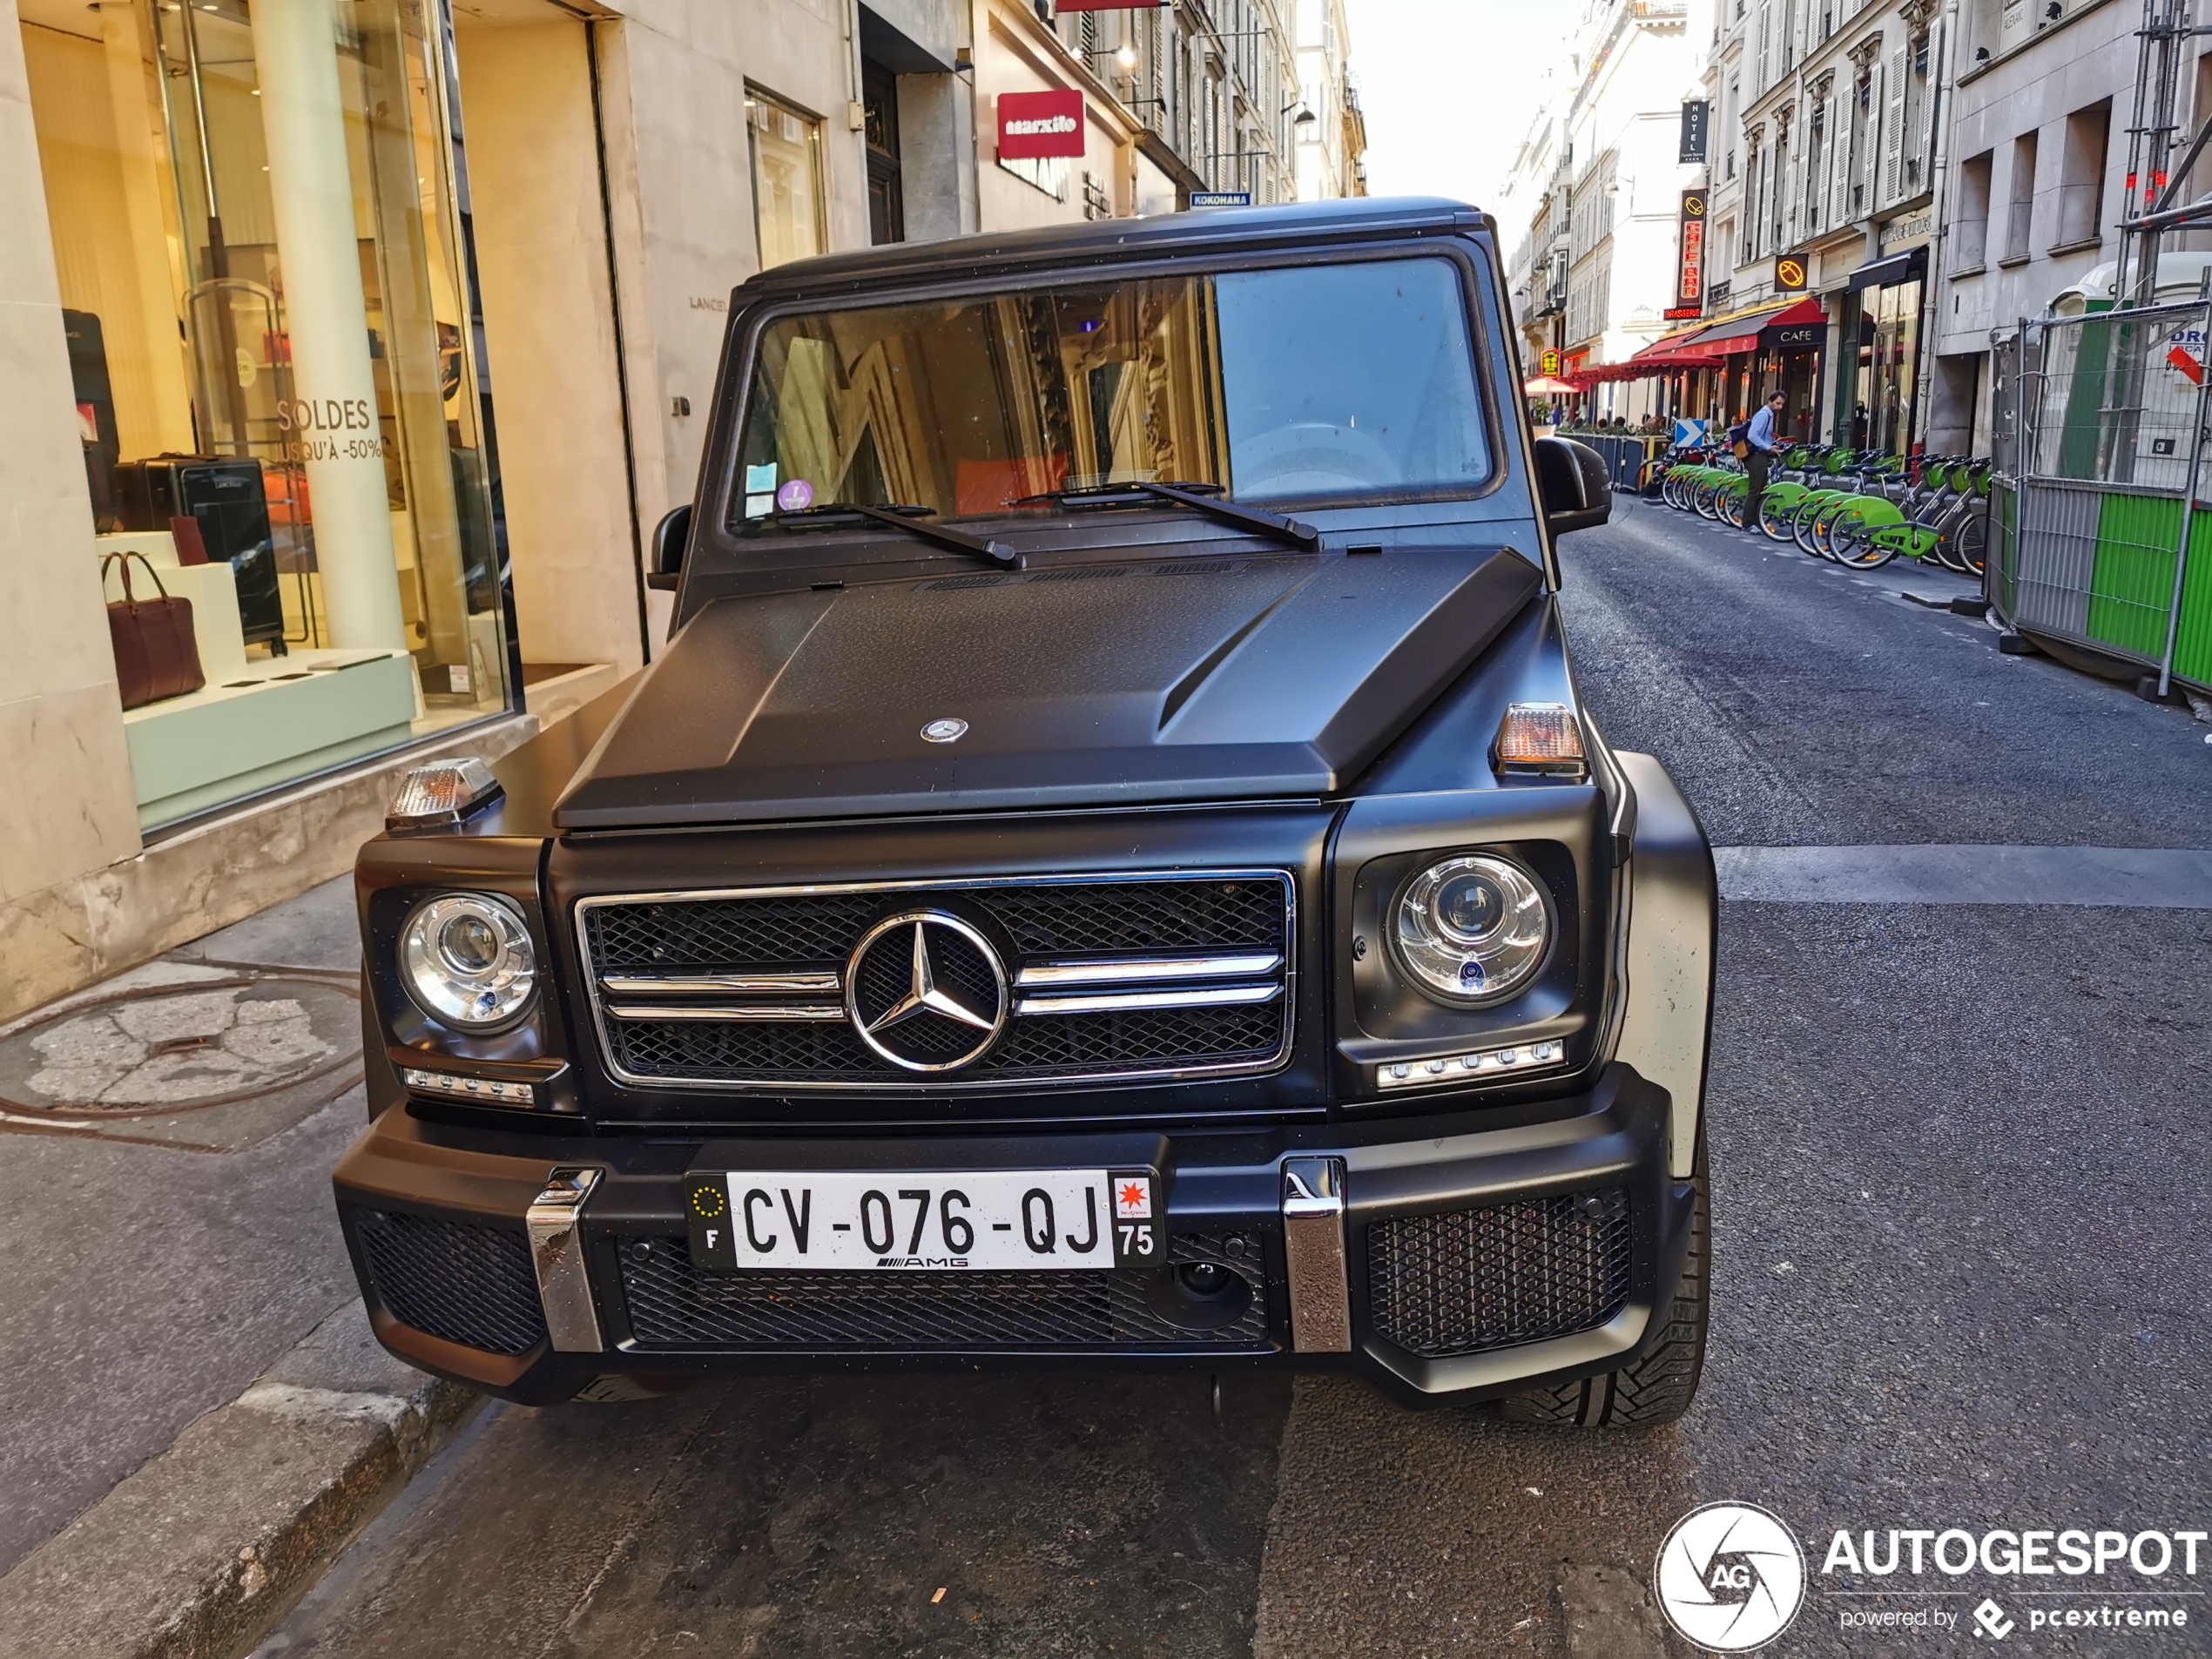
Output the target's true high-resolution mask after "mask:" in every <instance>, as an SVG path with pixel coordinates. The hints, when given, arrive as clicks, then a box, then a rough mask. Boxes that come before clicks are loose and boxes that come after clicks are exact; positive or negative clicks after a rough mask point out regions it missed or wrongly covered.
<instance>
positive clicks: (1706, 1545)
mask: <svg viewBox="0 0 2212 1659" xmlns="http://www.w3.org/2000/svg"><path fill="white" fill-rule="evenodd" d="M1652 1588H1653V1589H1654V1590H1655V1591H1656V1592H1657V1594H1658V1598H1659V1609H1660V1611H1661V1612H1662V1613H1663V1614H1665V1615H1666V1618H1667V1622H1668V1623H1669V1624H1670V1625H1672V1626H1674V1628H1675V1630H1676V1633H1677V1634H1678V1635H1681V1636H1682V1637H1683V1640H1685V1641H1687V1642H1694V1643H1696V1645H1697V1646H1698V1647H1701V1648H1704V1649H1708V1650H1710V1651H1711V1652H1714V1653H1749V1652H1750V1651H1751V1650H1752V1649H1755V1648H1763V1647H1764V1646H1766V1644H1767V1643H1768V1642H1771V1641H1773V1640H1774V1639H1775V1638H1776V1637H1777V1636H1778V1635H1781V1634H1782V1633H1783V1632H1784V1630H1786V1629H1789V1628H1790V1621H1791V1620H1792V1619H1794V1618H1796V1617H1797V1609H1798V1608H1800V1607H1802V1606H1803V1605H1804V1599H1805V1557H1804V1551H1803V1550H1802V1549H1800V1548H1798V1547H1797V1539H1796V1538H1795V1537H1793V1536H1792V1535H1791V1531H1790V1528H1789V1527H1786V1526H1784V1524H1783V1522H1782V1521H1781V1519H1780V1518H1779V1517H1778V1516H1777V1515H1775V1514H1772V1513H1770V1511H1768V1510H1764V1509H1762V1508H1760V1507H1758V1506H1757V1504H1749V1503H1709V1504H1705V1505H1703V1507H1699V1508H1696V1509H1693V1510H1691V1511H1690V1512H1689V1514H1686V1515H1684V1516H1683V1518H1682V1519H1681V1520H1680V1521H1676V1523H1675V1526H1674V1530H1673V1531H1671V1532H1669V1534H1667V1540H1666V1541H1665V1542H1664V1543H1662V1544H1661V1545H1660V1546H1659V1559H1658V1561H1656V1563H1655V1564H1654V1565H1653V1568H1652Z"/></svg>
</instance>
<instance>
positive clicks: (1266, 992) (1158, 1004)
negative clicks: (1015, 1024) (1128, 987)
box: [1014, 985, 1283, 1016]
mask: <svg viewBox="0 0 2212 1659" xmlns="http://www.w3.org/2000/svg"><path fill="white" fill-rule="evenodd" d="M1282 994H1283V988H1282V987H1281V986H1279V985H1207V986H1203V987H1200V988H1196V989H1184V990H1154V991H1071V992H1067V993H1064V994H1062V993H1058V992H1055V993H1054V994H1052V995H1047V996H1025V997H1023V998H1022V1000H1021V1001H1019V1002H1016V1003H1015V1005H1014V1012H1015V1014H1016V1015H1022V1016H1034V1015H1042V1014H1113V1013H1118V1012H1135V1011H1136V1010H1138V1009H1143V1008H1230V1007H1234V1006H1236V1005H1237V1004H1238V1003H1244V1002H1272V1001H1274V1000H1275V999H1276V998H1277V997H1278V996H1280V995H1282Z"/></svg>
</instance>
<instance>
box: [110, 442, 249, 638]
mask: <svg viewBox="0 0 2212 1659" xmlns="http://www.w3.org/2000/svg"><path fill="white" fill-rule="evenodd" d="M115 497H116V507H117V510H118V515H119V516H120V517H121V519H122V521H123V527H124V528H125V529H134V530H140V529H143V530H156V529H168V528H169V521H170V519H171V518H172V516H185V517H189V518H192V519H193V520H195V521H196V522H197V523H198V524H199V536H200V541H201V542H202V543H203V544H204V545H205V546H206V549H207V556H208V557H210V558H212V559H221V560H222V561H223V562H224V563H226V564H228V565H229V566H230V567H231V569H232V570H233V571H234V572H235V573H236V575H237V577H238V614H239V626H240V628H241V629H242V630H243V631H244V633H245V635H246V644H249V645H250V644H256V643H257V642H263V643H266V644H268V646H269V647H270V649H271V650H272V651H274V652H275V653H276V654H277V655H279V656H282V655H283V654H284V652H285V642H284V601H283V598H282V597H281V596H280V593H279V592H278V590H277V563H276V548H275V544H274V543H273V541H272V540H271V537H270V534H269V503H268V497H267V495H266V490H265V489H264V486H263V483H262V478H261V463H260V462H258V461H254V460H252V459H249V458H241V457H233V456H215V455H155V456H152V457H150V458H148V459H145V460H139V461H124V462H118V463H117V464H116V469H115Z"/></svg>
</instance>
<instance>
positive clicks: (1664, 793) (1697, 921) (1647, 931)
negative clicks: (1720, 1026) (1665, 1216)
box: [1614, 751, 1720, 1180]
mask: <svg viewBox="0 0 2212 1659" xmlns="http://www.w3.org/2000/svg"><path fill="white" fill-rule="evenodd" d="M1614 759H1615V760H1617V761H1618V762H1619V763H1620V766H1621V770H1622V772H1623V773H1625V774H1626V776H1627V778H1628V780H1629V787H1630V788H1632V789H1633V790H1634V791H1635V802H1636V804H1635V814H1636V816H1635V839H1634V841H1633V849H1634V850H1633V851H1632V852H1631V853H1630V854H1629V866H1628V872H1627V874H1628V882H1627V886H1628V889H1629V895H1628V896H1629V903H1628V938H1627V940H1626V941H1625V944H1624V948H1623V949H1622V975H1623V977H1624V979H1625V981H1626V983H1625V985H1624V986H1623V988H1622V1017H1621V1035H1620V1040H1619V1042H1618V1043H1617V1044H1616V1045H1615V1049H1614V1057H1615V1059H1617V1060H1620V1061H1622V1062H1626V1063H1627V1064H1629V1065H1631V1066H1633V1067H1635V1069H1636V1072H1637V1075H1639V1076H1642V1077H1644V1078H1646V1079H1648V1080H1649V1081H1650V1082H1654V1083H1656V1084H1657V1085H1658V1086H1659V1087H1660V1088H1662V1089H1665V1090H1666V1091H1667V1097H1668V1102H1669V1105H1668V1118H1667V1123H1668V1165H1669V1169H1670V1170H1672V1171H1673V1173H1674V1175H1675V1176H1676V1178H1678V1179H1682V1180H1687V1179H1689V1175H1690V1173H1691V1170H1692V1167H1693V1166H1694V1165H1695V1163H1696V1157H1697V1136H1698V1130H1699V1127H1700V1125H1701V1123H1702V1122H1703V1117H1704V1111H1705V1079H1706V1075H1707V1070H1708V1068H1709V1065H1710V1055H1711V1053H1712V1046H1713V974H1714V961H1715V957H1716V945H1717V941H1718V934H1719V927H1720V884H1719V881H1718V880H1717V879H1716V876H1715V874H1714V871H1713V849H1712V847H1711V846H1710V844H1709V843H1708V842H1707V840H1706V839H1705V831H1704V826H1703V825H1701V824H1700V823H1699V822H1698V821H1697V813H1696V810H1695V809H1694V808H1693V807H1692V806H1690V804H1689V801H1688V800H1687V799H1684V798H1683V792H1682V791H1681V790H1679V789H1678V788H1676V786H1675V780H1674V779H1672V778H1670V777H1669V776H1668V775H1667V769H1666V768H1665V767H1664V766H1662V765H1660V764H1659V762H1658V761H1657V760H1656V759H1654V758H1653V757H1652V756H1650V755H1647V754H1635V753H1633V752H1625V751H1616V752H1615V756H1614Z"/></svg>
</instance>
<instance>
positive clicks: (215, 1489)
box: [0, 1300, 483, 1659]
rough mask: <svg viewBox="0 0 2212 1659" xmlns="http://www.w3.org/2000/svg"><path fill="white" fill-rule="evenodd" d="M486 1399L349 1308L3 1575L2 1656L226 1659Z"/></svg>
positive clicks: (272, 1618)
mask: <svg viewBox="0 0 2212 1659" xmlns="http://www.w3.org/2000/svg"><path fill="white" fill-rule="evenodd" d="M482 1403H483V1399H482V1396H481V1395H479V1394H477V1393H475V1392H473V1391H472V1390H469V1389H467V1388H463V1387H462V1386H459V1385H458V1384H455V1383H449V1382H446V1381H443V1380H441V1379H436V1378H432V1377H428V1376H425V1375H424V1374H423V1373H422V1372H419V1371H416V1370H415V1369H414V1368H413V1367H411V1366H405V1365H402V1364H401V1362H400V1361H398V1360H396V1359H393V1358H392V1357H391V1356H390V1355H388V1354H387V1353H386V1352H384V1351H383V1349H382V1348H381V1347H379V1346H378V1345H377V1343H376V1340H375V1339H374V1337H373V1336H372V1335H371V1334H370V1332H369V1327H368V1316H367V1314H366V1313H365V1312H364V1311H363V1309H362V1306H361V1303H360V1302H359V1301H358V1300H355V1301H353V1302H349V1303H347V1305H345V1306H344V1307H341V1308H340V1309H339V1310H338V1311H337V1312H334V1313H333V1314H331V1315H330V1316H329V1317H328V1318H325V1319H324V1320H323V1322H322V1323H321V1324H320V1325H317V1326H316V1327H315V1328H314V1331H312V1332H309V1333H308V1334H307V1337H306V1338H305V1339H303V1340H302V1341H301V1342H300V1345H298V1346H297V1347H295V1348H293V1350H292V1351H291V1352H289V1353H287V1355H285V1356H284V1358H283V1359H280V1360H279V1361H278V1362H277V1363H276V1364H275V1365H273V1366H271V1367H270V1368H269V1370H268V1371H267V1372H265V1373H264V1374H263V1375H262V1377H261V1378H260V1380H259V1381H257V1382H255V1383H254V1384H253V1386H252V1387H250V1388H248V1389H246V1392H245V1393H242V1394H240V1395H239V1397H238V1398H237V1399H234V1400H233V1401H232V1402H231V1403H230V1404H229V1405H227V1406H219V1407H217V1408H216V1409H215V1410H213V1411H212V1412H210V1413H207V1414H206V1416H205V1417H202V1418H201V1419H199V1421H197V1422H195V1423H193V1424H192V1426H190V1427H188V1428H186V1429H185V1432H184V1433H181V1434H179V1436H178V1437H177V1439H176V1440H175V1441H174V1442H173V1443H172V1445H171V1446H170V1447H169V1449H168V1450H167V1451H165V1452H164V1453H161V1455H160V1456H158V1457H157V1458H154V1459H153V1460H151V1461H150V1462H148V1463H146V1464H145V1466H144V1467H141V1468H139V1469H138V1471H136V1472H135V1473H134V1474H132V1475H131V1476H130V1477H129V1478H128V1479H126V1480H124V1481H123V1482H122V1483H121V1484H120V1485H118V1487H116V1488H115V1489H114V1490H113V1491H112V1492H110V1493H109V1494H107V1496H106V1497H105V1498H103V1499H101V1500H100V1501H99V1502H98V1503H96V1504H94V1505H93V1506H92V1507H91V1508H90V1509H88V1510H86V1511H85V1512H84V1514H81V1515H79V1516H78V1518H77V1519H76V1520H75V1521H71V1523H70V1524H69V1525H68V1526H67V1527H64V1528H63V1529H62V1530H61V1531H60V1532H59V1533H57V1534H55V1535H54V1536H53V1537H51V1538H50V1539H48V1540H47V1541H45V1542H44V1544H41V1545H40V1546H39V1547H38V1548H37V1549H35V1550H33V1551H32V1552H31V1553H30V1554H29V1555H27V1556H25V1557H24V1559H23V1560H22V1561H20V1562H18V1563H17V1565H16V1567H15V1568H14V1569H13V1570H12V1571H10V1573H9V1574H8V1575H6V1576H5V1577H4V1578H0V1656H6V1659H17V1656H21V1659H53V1656H56V1655H62V1654H67V1655H69V1656H71V1659H236V1656H239V1655H241V1654H244V1653H246V1652H247V1651H249V1650H250V1649H252V1647H253V1644H254V1643H255V1642H258V1641H259V1640H260V1638H261V1637H262V1636H263V1635H266V1634H267V1632H268V1631H270V1630H271V1629H274V1628H275V1627H276V1625H277V1624H278V1623H279V1622H280V1621H281V1620H282V1619H283V1617H284V1615H286V1614H287V1613H288V1612H289V1611H290V1610H291V1608H292V1606H293V1603H294V1602H296V1601H298V1599H299V1598H300V1595H302V1594H304V1593H305V1592H306V1590H307V1588H308V1587H309V1586H310V1585H312V1584H313V1583H314V1581H315V1579H316V1578H317V1577H319V1576H320V1575H321V1573H322V1570H323V1569H324V1568H326V1567H327V1566H328V1565H329V1563H330V1561H332V1560H333V1559H334V1557H335V1556H336V1555H337V1554H338V1552H339V1551H340V1550H341V1549H343V1548H345V1546H346V1545H347V1543H348V1542H349V1541H351V1540H352V1539H353V1537H354V1534H356V1533H358V1532H359V1531H360V1530H361V1528H362V1527H365V1526H367V1525H368V1522H369V1521H372V1520H374V1518H375V1516H376V1515H377V1514H378V1513H379V1512H381V1510H382V1509H383V1508H384V1507H385V1506H386V1505H387V1504H388V1503H389V1502H391V1501H392V1500H393V1499H394V1498H395V1497H396V1496H397V1495H398V1494H400V1492H401V1491H402V1490H403V1489H404V1488H405V1487H406V1486H407V1484H408V1481H409V1480H412V1479H413V1478H414V1477H415V1473H416V1471H417V1470H419V1469H421V1467H422V1466H423V1464H424V1463H426V1462H427V1461H428V1460H429V1459H430V1458H431V1456H432V1455H433V1454H435V1453H436V1452H437V1451H438V1450H439V1448H440V1447H442V1446H443V1445H444V1444H445V1443H446V1442H447V1441H448V1440H451V1439H452V1438H453V1435H454V1433H455V1431H456V1430H458V1429H459V1428H460V1426H462V1424H464V1423H465V1422H467V1421H468V1420H469V1418H470V1417H471V1416H473V1415H474V1414H475V1412H476V1410H477V1408H478V1407H479V1406H481V1405H482Z"/></svg>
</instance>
